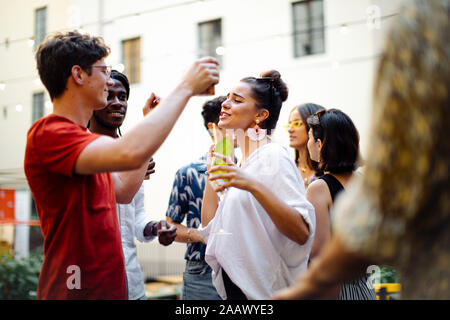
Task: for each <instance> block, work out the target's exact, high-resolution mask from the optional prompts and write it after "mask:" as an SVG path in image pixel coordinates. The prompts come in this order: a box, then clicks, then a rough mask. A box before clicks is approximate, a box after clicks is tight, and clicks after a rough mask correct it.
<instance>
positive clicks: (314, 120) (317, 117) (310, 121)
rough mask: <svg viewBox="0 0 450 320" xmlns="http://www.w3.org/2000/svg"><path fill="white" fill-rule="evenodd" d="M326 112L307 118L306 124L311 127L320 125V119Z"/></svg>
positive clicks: (322, 111)
mask: <svg viewBox="0 0 450 320" xmlns="http://www.w3.org/2000/svg"><path fill="white" fill-rule="evenodd" d="M325 112H326V110H320V111H317V112H316V113H314V114H313V115H312V116H310V117H308V124H310V125H313V126H318V125H320V117H321V116H322V115H323V114H324V113H325Z"/></svg>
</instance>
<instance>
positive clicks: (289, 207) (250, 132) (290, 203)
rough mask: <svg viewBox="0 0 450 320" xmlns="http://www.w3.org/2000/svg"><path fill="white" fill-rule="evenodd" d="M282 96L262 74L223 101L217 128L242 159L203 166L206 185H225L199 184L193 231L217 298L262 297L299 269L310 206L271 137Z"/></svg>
mask: <svg viewBox="0 0 450 320" xmlns="http://www.w3.org/2000/svg"><path fill="white" fill-rule="evenodd" d="M287 95H288V89H287V87H286V85H285V83H284V82H283V81H282V80H281V78H280V74H279V73H278V72H277V71H268V72H264V73H263V74H261V78H254V77H247V78H244V79H242V80H241V81H240V82H239V83H238V84H237V86H235V87H234V88H233V89H232V90H231V91H230V92H229V94H228V95H227V100H225V101H224V102H223V103H222V111H221V114H220V118H219V119H220V121H219V123H218V125H219V127H221V128H224V129H227V132H230V131H233V132H234V135H235V137H236V139H237V143H238V145H239V147H240V149H241V152H242V159H241V162H240V165H239V166H236V165H234V163H233V162H232V161H228V163H229V165H224V166H215V167H212V168H210V169H208V171H209V173H210V174H209V180H210V181H213V182H214V181H217V180H219V179H223V180H224V181H225V184H224V185H222V186H220V187H216V188H213V187H212V185H211V184H209V183H207V184H206V187H205V192H204V197H203V206H202V227H203V228H202V229H201V230H200V232H201V234H202V236H203V238H204V239H205V241H206V242H207V246H206V258H205V259H206V261H207V263H208V264H209V265H210V266H211V267H212V269H213V283H214V285H215V286H216V289H217V291H218V293H219V294H220V296H221V297H222V298H223V299H229V300H246V299H258V300H259V299H268V298H269V297H271V296H272V295H273V293H274V292H275V291H276V290H278V289H277V288H284V287H287V286H289V285H290V284H291V283H294V282H295V281H296V279H298V277H299V276H300V275H301V274H303V273H304V272H306V268H307V265H308V259H309V253H310V250H311V245H312V239H313V235H314V229H315V217H314V208H313V206H312V205H311V204H310V203H309V202H308V201H307V200H306V195H305V188H304V185H303V183H302V177H301V175H300V173H299V171H298V170H297V166H296V165H295V163H294V161H292V159H291V157H290V155H289V152H288V150H287V148H284V147H282V146H280V145H278V144H275V143H272V142H271V139H270V134H271V131H272V130H273V129H274V128H275V126H276V123H277V120H278V117H279V114H280V109H281V106H282V102H283V101H285V100H286V98H287ZM216 156H217V155H216ZM223 171H225V173H218V172H223ZM223 191H225V193H224V194H222V195H221V196H220V198H219V196H218V194H217V193H216V192H223Z"/></svg>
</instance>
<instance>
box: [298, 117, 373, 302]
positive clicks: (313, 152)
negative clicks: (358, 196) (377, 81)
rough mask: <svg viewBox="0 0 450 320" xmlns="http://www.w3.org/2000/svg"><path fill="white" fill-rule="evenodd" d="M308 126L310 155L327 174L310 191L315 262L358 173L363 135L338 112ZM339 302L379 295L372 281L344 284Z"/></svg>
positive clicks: (349, 120)
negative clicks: (338, 206) (337, 208)
mask: <svg viewBox="0 0 450 320" xmlns="http://www.w3.org/2000/svg"><path fill="white" fill-rule="evenodd" d="M307 123H308V125H309V127H310V129H309V132H308V136H309V139H308V143H307V146H308V150H309V154H310V156H311V159H312V160H313V161H317V162H318V163H319V167H318V169H319V170H320V171H322V172H323V173H324V174H323V175H322V176H321V177H319V179H317V180H316V181H314V182H313V183H311V185H310V186H309V188H308V191H307V198H308V200H309V201H310V202H311V203H312V204H313V206H314V208H315V210H316V223H317V229H316V234H315V236H314V241H313V246H312V250H311V260H313V259H314V258H315V257H316V256H317V255H318V254H319V252H320V250H321V249H322V247H323V245H324V244H325V243H326V242H327V241H328V239H329V238H330V236H331V223H330V221H331V217H330V210H331V207H332V206H333V203H334V201H335V199H336V197H337V196H338V195H339V194H340V193H341V192H343V191H344V190H345V188H346V187H347V186H348V183H349V181H350V179H351V178H352V177H353V175H354V172H355V170H356V169H357V161H358V158H359V134H358V130H357V129H356V127H355V125H354V124H353V121H352V120H351V119H350V117H349V116H348V115H346V114H345V113H344V112H342V111H341V110H338V109H330V110H327V111H326V110H321V111H318V112H317V113H316V114H314V115H312V116H310V117H309V118H308V119H307ZM330 293H331V294H332V292H330ZM336 294H337V292H336ZM339 299H340V300H375V299H376V295H375V291H374V289H373V287H372V286H371V283H370V281H368V278H367V277H363V278H360V279H358V280H355V281H352V282H349V283H344V284H343V285H342V287H341V288H340V292H339Z"/></svg>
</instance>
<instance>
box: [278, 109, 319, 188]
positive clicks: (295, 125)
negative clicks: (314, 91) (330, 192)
mask: <svg viewBox="0 0 450 320" xmlns="http://www.w3.org/2000/svg"><path fill="white" fill-rule="evenodd" d="M319 110H325V108H324V107H322V106H320V105H317V104H314V103H305V104H301V105H299V106H296V107H294V108H293V109H292V110H291V113H290V114H289V123H288V124H287V125H285V126H284V129H286V131H287V132H288V133H289V146H290V147H291V148H294V149H295V163H296V164H297V168H298V170H299V171H300V174H301V175H302V177H303V182H304V183H305V187H308V185H309V184H310V183H311V182H313V181H314V180H316V179H317V177H316V170H317V166H315V165H314V162H313V161H311V157H310V156H309V152H308V148H307V146H306V144H307V143H308V131H309V125H308V123H307V122H306V119H308V117H309V116H311V115H313V114H314V113H316V112H317V111H319Z"/></svg>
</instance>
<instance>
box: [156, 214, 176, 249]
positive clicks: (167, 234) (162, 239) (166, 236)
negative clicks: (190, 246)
mask: <svg viewBox="0 0 450 320" xmlns="http://www.w3.org/2000/svg"><path fill="white" fill-rule="evenodd" d="M156 230H157V232H156V235H157V236H158V240H159V243H160V244H162V245H163V246H168V245H170V244H171V243H172V242H173V241H174V240H175V237H176V236H177V227H176V226H174V225H173V224H171V223H169V222H167V221H165V220H161V221H159V222H158V224H157V226H156Z"/></svg>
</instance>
